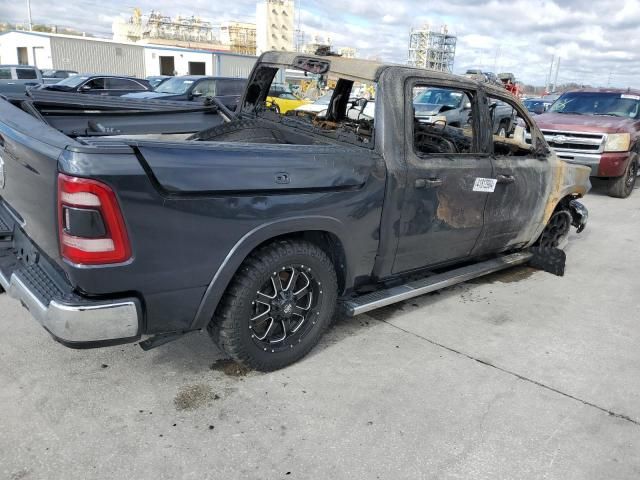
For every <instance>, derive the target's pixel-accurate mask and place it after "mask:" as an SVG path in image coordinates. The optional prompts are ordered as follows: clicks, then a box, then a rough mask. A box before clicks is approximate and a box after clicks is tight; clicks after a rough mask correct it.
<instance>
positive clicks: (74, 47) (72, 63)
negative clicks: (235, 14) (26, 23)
mask: <svg viewBox="0 0 640 480" xmlns="http://www.w3.org/2000/svg"><path fill="white" fill-rule="evenodd" d="M255 61H256V57H254V56H248V55H239V54H234V53H231V52H219V51H211V50H199V49H189V48H180V47H171V46H162V45H153V44H137V43H127V42H115V41H113V40H106V39H98V38H88V37H79V36H73V35H61V34H54V33H39V32H17V31H14V32H6V33H3V34H0V63H8V64H24V65H34V66H37V67H38V68H41V69H49V68H53V69H60V70H76V71H78V72H99V73H112V74H118V75H133V76H137V77H146V76H149V75H174V74H176V75H187V74H192V75H199V74H202V75H219V76H230V77H246V76H248V75H249V73H250V71H251V69H252V68H253V65H254V63H255Z"/></svg>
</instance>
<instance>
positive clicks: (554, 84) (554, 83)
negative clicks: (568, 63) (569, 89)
mask: <svg viewBox="0 0 640 480" xmlns="http://www.w3.org/2000/svg"><path fill="white" fill-rule="evenodd" d="M560 60H561V59H560V57H558V63H556V76H555V78H554V79H553V90H554V91H555V90H556V89H557V88H558V72H559V71H560Z"/></svg>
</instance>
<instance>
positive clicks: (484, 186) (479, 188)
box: [473, 178, 498, 193]
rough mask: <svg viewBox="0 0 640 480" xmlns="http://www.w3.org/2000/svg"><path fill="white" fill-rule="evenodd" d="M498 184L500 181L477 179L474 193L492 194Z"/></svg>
mask: <svg viewBox="0 0 640 480" xmlns="http://www.w3.org/2000/svg"><path fill="white" fill-rule="evenodd" d="M496 183H498V180H496V179H495V178H476V181H475V183H474V184H473V191H474V192H489V193H491V192H493V191H494V190H495V189H496Z"/></svg>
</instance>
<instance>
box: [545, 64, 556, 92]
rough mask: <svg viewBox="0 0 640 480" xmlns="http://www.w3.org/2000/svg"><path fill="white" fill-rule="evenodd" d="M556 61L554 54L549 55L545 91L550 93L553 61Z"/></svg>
mask: <svg viewBox="0 0 640 480" xmlns="http://www.w3.org/2000/svg"><path fill="white" fill-rule="evenodd" d="M555 61H556V56H555V55H552V56H551V65H549V75H547V87H546V88H547V92H548V93H551V75H552V74H553V63H554V62H555Z"/></svg>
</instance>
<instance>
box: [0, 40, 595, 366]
mask: <svg viewBox="0 0 640 480" xmlns="http://www.w3.org/2000/svg"><path fill="white" fill-rule="evenodd" d="M291 70H298V71H300V72H301V73H302V74H303V75H305V76H308V77H310V78H321V79H322V80H323V81H332V82H334V83H335V85H336V86H335V88H334V91H333V94H332V98H331V101H330V102H329V106H328V109H327V111H326V112H323V114H322V116H321V117H320V116H316V114H314V113H312V112H298V111H295V110H293V111H290V112H287V113H286V114H285V115H280V114H279V113H278V112H276V111H273V110H271V109H270V108H269V107H268V102H267V101H266V98H267V95H268V92H269V87H270V85H271V83H272V82H273V81H274V79H276V80H278V79H281V78H284V77H283V76H284V75H285V74H286V72H287V71H291ZM431 87H433V88H440V89H450V90H451V91H453V92H462V93H464V94H466V95H467V96H468V98H469V99H470V101H471V109H470V117H469V118H470V121H469V123H468V124H466V125H465V126H463V127H458V126H450V125H447V124H446V122H433V123H429V122H424V121H423V119H420V118H417V117H416V112H415V108H414V105H413V98H414V97H415V95H416V94H417V93H418V92H420V91H424V89H425V88H431ZM365 89H368V90H366V91H368V92H371V91H372V90H375V100H371V101H373V102H375V115H373V116H370V115H364V116H363V115H357V114H356V115H354V111H353V110H354V109H355V110H361V111H364V109H365V108H366V103H367V101H366V100H364V99H358V100H357V101H354V100H353V95H352V94H353V93H354V92H361V91H365ZM350 97H352V98H351V100H350ZM49 101H51V100H49ZM105 101H106V100H105ZM494 101H502V102H504V103H506V104H508V105H510V106H511V107H512V108H513V109H514V110H515V111H516V112H517V114H518V120H517V121H518V122H519V123H518V126H517V127H516V128H515V129H514V131H513V132H512V133H510V134H508V135H494V134H493V132H492V126H491V111H490V110H491V108H490V105H492V102H494ZM45 103H46V102H45ZM65 112H66V113H65V115H68V116H70V117H71V118H72V120H73V121H71V120H69V121H61V120H60V118H57V120H56V122H52V121H51V119H52V118H54V117H55V115H60V108H57V107H56V108H54V107H51V105H50V104H49V106H48V107H47V108H45V107H43V106H42V105H41V104H38V103H37V102H31V103H28V102H25V101H24V100H20V101H16V102H13V103H10V102H7V101H3V100H0V157H1V159H0V284H1V285H2V287H4V289H6V290H7V291H8V293H9V294H10V295H12V296H13V297H15V298H17V299H19V300H20V301H21V302H22V303H23V304H24V305H25V306H26V307H27V308H28V309H29V310H30V312H31V313H32V315H33V316H34V317H35V318H36V319H37V320H38V321H39V322H40V323H41V324H42V325H43V326H44V327H45V328H46V329H47V330H48V331H49V333H51V334H52V335H53V337H55V338H56V339H57V340H58V341H60V342H62V343H63V344H65V345H68V346H71V347H77V348H86V347H97V346H106V345H114V344H119V343H125V342H135V341H138V340H142V342H141V346H143V348H151V347H154V346H157V345H159V344H162V343H163V342H167V341H170V340H173V339H175V338H179V336H180V335H182V334H184V333H187V332H191V331H196V330H202V329H208V331H209V333H210V334H211V337H212V338H213V340H214V341H215V342H216V343H217V344H218V345H219V346H220V347H221V348H222V349H223V350H224V351H225V352H227V353H228V354H229V355H230V356H231V357H233V358H234V359H236V360H238V361H240V362H243V363H244V364H246V365H248V366H250V367H253V368H256V369H260V370H273V369H277V368H281V367H284V366H286V365H288V364H290V363H292V362H294V361H296V360H298V359H300V358H301V357H303V356H304V355H305V354H306V353H307V352H309V351H310V350H311V348H313V346H314V345H315V344H316V343H317V342H318V340H319V338H320V336H321V335H322V333H323V332H324V331H325V329H326V328H327V327H328V325H329V324H330V322H331V320H332V318H333V317H334V313H335V310H336V306H337V305H338V304H340V303H342V305H343V311H344V312H346V314H347V315H357V314H360V313H363V312H366V311H369V310H372V309H374V308H378V307H381V306H385V305H389V304H391V303H394V302H398V301H402V300H406V299H407V298H411V297H415V296H417V295H420V294H423V293H427V292H430V291H434V290H436V289H439V288H443V287H446V286H449V285H452V284H455V283H458V282H462V281H465V280H468V279H470V278H474V277H477V276H480V275H484V274H487V273H491V272H494V271H497V270H500V269H502V268H507V267H509V266H512V265H517V264H521V263H525V262H528V261H529V259H530V258H531V255H532V254H531V252H530V250H529V247H531V246H534V245H539V246H542V247H557V246H561V244H562V243H563V242H564V241H565V240H566V237H567V235H568V232H569V228H570V227H571V225H573V226H575V227H577V228H578V229H579V230H580V229H582V228H584V225H585V222H586V219H587V212H586V210H585V209H584V207H582V206H581V204H580V203H579V202H577V201H576V198H578V197H580V196H582V195H584V194H585V193H586V192H587V191H588V189H589V188H590V185H589V169H588V168H586V167H582V166H578V165H570V164H567V163H565V162H563V161H561V160H559V159H558V158H557V157H556V156H555V154H553V153H552V152H551V150H550V149H549V148H548V147H547V144H546V143H545V140H544V137H543V136H542V134H541V133H540V131H539V130H538V128H537V127H536V126H535V124H534V122H533V121H532V119H531V117H530V116H529V114H528V113H527V112H526V109H525V108H524V107H523V106H522V105H521V104H520V103H518V102H517V101H516V100H515V99H514V98H513V97H512V96H510V95H509V94H508V93H507V92H505V91H504V90H502V89H499V88H494V87H492V86H490V85H487V84H481V83H478V82H475V81H472V80H469V79H464V78H461V77H456V76H452V75H448V74H441V73H436V72H433V71H428V70H422V69H415V68H409V67H403V66H397V65H395V66H394V65H385V64H381V63H376V62H369V61H362V60H356V59H343V58H339V57H333V56H326V57H318V56H312V55H299V54H294V53H280V52H278V53H276V52H270V53H266V54H264V55H263V56H262V57H261V58H260V59H259V61H258V62H257V64H256V66H255V67H254V70H253V72H252V74H251V76H250V79H249V81H248V85H247V88H246V91H245V92H244V94H243V97H242V100H241V102H240V104H239V107H238V109H237V111H236V112H235V113H232V112H230V111H229V110H227V109H226V108H225V107H224V105H222V104H221V105H219V110H218V114H219V115H221V116H222V118H224V119H225V122H224V123H221V124H215V125H213V126H209V127H208V128H204V129H196V128H194V129H193V132H184V129H183V130H181V131H180V133H176V131H177V130H179V129H178V128H177V126H176V125H169V124H166V125H164V127H162V125H160V124H155V126H154V130H153V132H152V133H149V134H144V133H143V132H141V131H140V128H141V127H140V125H141V122H136V121H135V119H136V118H138V117H136V116H137V115H140V114H141V113H140V112H136V111H129V112H123V111H121V110H117V111H115V112H111V113H110V114H109V116H108V118H107V119H108V120H109V121H114V120H113V119H114V118H116V117H118V115H120V117H119V118H120V120H119V123H118V125H119V126H118V128H117V129H116V128H112V127H110V126H109V125H104V123H103V121H102V120H101V118H100V114H99V112H97V111H94V110H91V109H86V108H83V109H78V110H77V111H75V113H74V109H67V110H65ZM92 112H94V113H92ZM356 113H357V112H356ZM92 116H93V117H94V118H91V117H92ZM87 117H89V120H88V119H87ZM123 118H124V119H129V120H127V121H123V120H122V119H123ZM148 118H150V117H148ZM78 119H80V120H78ZM105 121H106V120H105ZM69 122H70V123H71V124H73V125H74V127H73V128H68V129H66V130H64V129H62V128H60V125H67V124H68V123H69ZM87 122H89V123H91V122H93V124H95V125H99V126H100V128H93V129H88V128H79V127H78V126H77V125H79V124H83V123H84V124H86V123H87ZM169 123H171V122H169ZM174 123H180V122H179V121H178V120H174ZM142 124H144V122H142ZM129 125H135V128H134V130H133V131H129V130H128V128H129ZM56 126H58V127H59V128H56ZM61 130H62V131H61ZM63 131H64V132H65V133H63ZM527 131H528V132H529V135H526V133H527ZM525 136H527V138H531V139H532V140H531V143H527V142H526V141H525ZM142 337H144V338H142Z"/></svg>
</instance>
